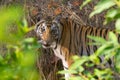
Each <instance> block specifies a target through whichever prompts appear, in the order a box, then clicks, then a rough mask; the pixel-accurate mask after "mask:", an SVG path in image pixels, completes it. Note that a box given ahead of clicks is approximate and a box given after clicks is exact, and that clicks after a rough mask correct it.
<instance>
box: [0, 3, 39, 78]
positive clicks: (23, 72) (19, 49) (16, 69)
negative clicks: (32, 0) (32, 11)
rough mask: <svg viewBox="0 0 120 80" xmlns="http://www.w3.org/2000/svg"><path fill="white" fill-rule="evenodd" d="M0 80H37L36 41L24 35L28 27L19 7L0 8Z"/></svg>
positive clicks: (28, 29) (29, 29)
mask: <svg viewBox="0 0 120 80" xmlns="http://www.w3.org/2000/svg"><path fill="white" fill-rule="evenodd" d="M0 15H1V17H0V45H4V46H5V52H4V53H0V54H1V55H0V80H38V79H39V78H40V77H39V76H38V73H37V71H36V67H35V62H36V51H37V48H39V47H40V46H38V44H37V41H36V40H35V39H34V38H32V37H29V38H26V37H25V35H26V33H28V32H29V31H31V30H32V29H33V27H30V28H29V27H28V25H27V21H26V20H25V17H24V11H23V8H22V7H21V6H19V5H14V6H9V7H5V6H3V7H1V8H0Z"/></svg>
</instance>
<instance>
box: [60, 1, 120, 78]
mask: <svg viewBox="0 0 120 80" xmlns="http://www.w3.org/2000/svg"><path fill="white" fill-rule="evenodd" d="M91 1H93V0H85V1H84V2H83V4H82V5H81V6H80V8H81V9H82V7H84V6H85V5H87V4H88V3H89V2H91ZM103 11H106V15H105V21H104V24H107V23H109V22H111V21H115V33H113V32H109V37H108V40H105V39H103V38H101V37H94V36H88V37H89V38H90V39H92V40H94V43H90V45H91V44H92V45H99V46H100V48H99V49H98V50H97V51H96V52H95V53H94V54H92V55H90V56H81V57H78V56H74V57H73V61H74V63H73V64H72V66H71V67H70V68H69V70H67V71H61V72H60V73H61V74H65V73H69V74H72V75H74V76H72V77H70V80H96V79H97V80H113V78H114V76H113V75H117V77H119V78H120V74H119V73H120V44H119V42H118V40H119V39H118V35H119V33H120V0H100V1H99V2H98V3H97V4H96V5H95V7H94V11H92V13H91V14H90V17H92V16H94V15H96V14H99V13H101V12H103ZM99 56H102V57H103V56H104V60H103V62H102V63H101V62H100V60H99ZM109 59H112V60H113V62H114V64H113V66H112V67H113V68H109V67H106V65H107V64H108V61H109Z"/></svg>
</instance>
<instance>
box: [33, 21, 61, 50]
mask: <svg viewBox="0 0 120 80" xmlns="http://www.w3.org/2000/svg"><path fill="white" fill-rule="evenodd" d="M35 32H36V34H37V36H38V38H39V40H38V42H39V43H41V44H42V46H43V47H44V48H51V47H52V48H54V47H55V46H56V43H57V40H58V37H59V27H58V25H57V23H56V22H53V21H46V20H41V21H40V22H38V23H37V24H36V29H35Z"/></svg>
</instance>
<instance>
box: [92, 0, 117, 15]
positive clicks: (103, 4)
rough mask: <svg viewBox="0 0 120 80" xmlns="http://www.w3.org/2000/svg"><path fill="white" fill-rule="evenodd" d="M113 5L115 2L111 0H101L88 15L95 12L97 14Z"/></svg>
mask: <svg viewBox="0 0 120 80" xmlns="http://www.w3.org/2000/svg"><path fill="white" fill-rule="evenodd" d="M114 5H115V2H114V1H113V0H101V1H100V2H99V3H98V4H97V5H96V6H95V8H94V11H93V12H92V13H91V14H90V17H92V16H94V15H95V14H99V13H101V12H102V11H104V10H106V9H109V8H110V7H112V6H114Z"/></svg>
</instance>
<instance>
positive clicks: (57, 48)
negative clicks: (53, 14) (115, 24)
mask: <svg viewBox="0 0 120 80" xmlns="http://www.w3.org/2000/svg"><path fill="white" fill-rule="evenodd" d="M110 31H112V30H111V29H107V28H101V27H91V26H86V25H80V24H78V23H77V22H75V20H73V19H71V18H69V17H67V18H59V19H58V18H57V19H56V18H55V19H52V20H45V19H43V20H40V21H39V22H38V23H37V24H36V25H35V32H36V34H37V36H38V37H39V40H38V42H39V43H41V45H42V47H43V48H51V49H52V50H53V51H54V54H55V55H56V56H57V57H58V58H59V59H61V60H62V64H63V67H64V70H67V69H68V68H69V67H70V66H71V64H72V62H73V61H72V59H71V57H72V56H74V55H79V56H83V55H87V56H89V55H91V54H92V53H94V52H95V51H96V50H97V49H98V46H96V45H88V43H91V42H92V40H91V39H89V38H88V37H87V35H92V36H100V37H103V38H105V39H108V32H110ZM100 59H101V58H100ZM101 60H102V59H101ZM69 77H70V75H69V74H65V78H66V80H68V78H69Z"/></svg>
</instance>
